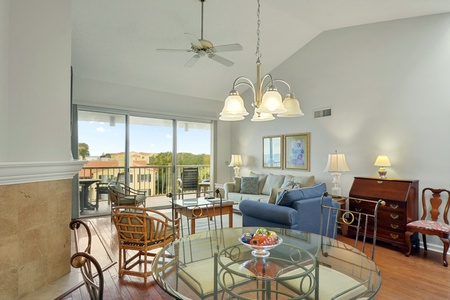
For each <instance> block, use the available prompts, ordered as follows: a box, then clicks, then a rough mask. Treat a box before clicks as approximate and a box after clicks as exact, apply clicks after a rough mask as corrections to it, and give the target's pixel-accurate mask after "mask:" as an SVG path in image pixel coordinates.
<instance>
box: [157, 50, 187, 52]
mask: <svg viewBox="0 0 450 300" xmlns="http://www.w3.org/2000/svg"><path fill="white" fill-rule="evenodd" d="M156 51H164V52H192V49H188V50H186V49H156Z"/></svg>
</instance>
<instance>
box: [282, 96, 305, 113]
mask: <svg viewBox="0 0 450 300" xmlns="http://www.w3.org/2000/svg"><path fill="white" fill-rule="evenodd" d="M283 105H284V107H285V108H286V109H287V111H286V112H285V113H281V114H278V115H277V116H278V117H280V118H294V117H301V116H303V115H304V113H303V112H302V110H301V109H300V103H299V102H298V100H297V99H296V98H295V96H294V94H287V95H286V98H284V101H283Z"/></svg>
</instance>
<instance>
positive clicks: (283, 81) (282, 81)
mask: <svg viewBox="0 0 450 300" xmlns="http://www.w3.org/2000/svg"><path fill="white" fill-rule="evenodd" d="M273 82H281V83H284V84H285V85H287V87H288V89H289V94H291V86H290V84H289V83H287V82H286V81H285V80H283V79H274V80H273Z"/></svg>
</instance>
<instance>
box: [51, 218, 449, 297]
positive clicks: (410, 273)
mask: <svg viewBox="0 0 450 300" xmlns="http://www.w3.org/2000/svg"><path fill="white" fill-rule="evenodd" d="M89 221H90V222H92V224H94V225H95V226H96V227H97V229H98V230H99V231H100V232H101V235H102V238H103V239H104V240H105V241H106V243H105V244H106V245H107V247H109V248H110V249H109V250H110V251H109V252H110V253H112V255H115V257H116V258H117V255H118V251H117V242H116V236H115V228H114V226H111V221H110V218H109V217H101V218H92V219H89ZM239 222H240V218H239V216H236V217H235V218H234V224H235V225H234V226H241V225H239ZM225 224H226V222H225ZM198 230H200V228H198ZM339 239H340V240H342V241H344V242H345V241H346V240H347V238H346V237H343V236H339ZM94 256H95V253H94ZM375 261H376V263H377V264H378V266H379V267H380V270H381V275H382V285H381V289H380V291H379V292H378V294H377V296H376V297H375V299H381V300H390V299H392V300H394V299H395V300H398V299H427V300H428V299H450V268H446V267H444V266H442V253H435V252H431V251H430V252H428V254H427V255H425V254H424V251H423V250H420V251H419V252H417V251H416V252H415V253H412V254H411V256H410V257H406V256H405V255H404V254H403V253H402V252H401V251H400V250H398V249H396V248H392V247H389V246H388V245H384V244H383V245H382V246H377V249H376V253H375ZM117 268H118V267H117V264H115V265H113V266H112V267H110V268H109V269H108V270H106V271H105V272H104V277H105V295H104V299H173V298H172V297H170V296H169V295H168V294H166V293H165V292H164V290H162V289H161V288H160V287H159V286H158V285H157V284H156V282H155V281H154V280H153V278H149V279H148V280H147V284H145V285H144V283H143V280H142V279H141V278H137V277H132V276H123V277H119V276H118V272H117ZM59 299H64V300H70V299H89V297H88V295H87V293H86V291H85V288H84V286H81V287H80V288H77V289H76V290H74V291H73V292H71V293H69V294H68V295H66V296H64V297H60V298H59Z"/></svg>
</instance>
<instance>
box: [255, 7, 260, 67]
mask: <svg viewBox="0 0 450 300" xmlns="http://www.w3.org/2000/svg"><path fill="white" fill-rule="evenodd" d="M260 12H261V4H260V3H259V0H258V9H257V10H256V16H257V21H256V36H257V40H256V53H255V54H256V58H257V59H258V60H259V59H260V58H261V52H260V50H259V42H260V37H259V35H260V27H261V19H260Z"/></svg>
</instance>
